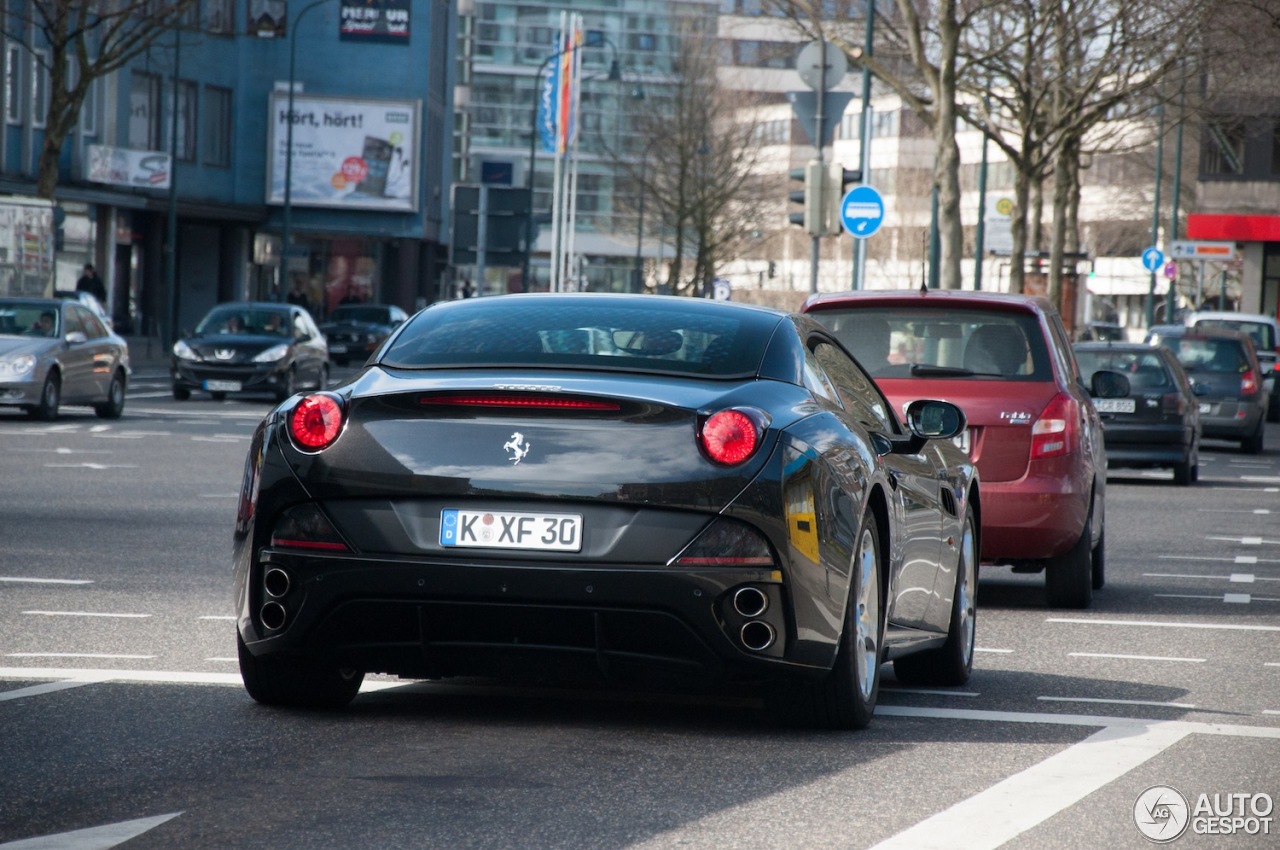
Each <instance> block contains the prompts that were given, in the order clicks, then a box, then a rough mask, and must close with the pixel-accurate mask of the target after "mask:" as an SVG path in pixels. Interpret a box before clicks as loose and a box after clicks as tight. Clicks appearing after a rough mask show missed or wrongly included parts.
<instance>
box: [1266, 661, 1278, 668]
mask: <svg viewBox="0 0 1280 850" xmlns="http://www.w3.org/2000/svg"><path fill="white" fill-rule="evenodd" d="M1262 666H1263V667H1280V661H1264V662H1262Z"/></svg>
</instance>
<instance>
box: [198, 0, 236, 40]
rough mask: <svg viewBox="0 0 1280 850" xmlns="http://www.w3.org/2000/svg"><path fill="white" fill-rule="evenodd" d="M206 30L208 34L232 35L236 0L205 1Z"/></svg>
mask: <svg viewBox="0 0 1280 850" xmlns="http://www.w3.org/2000/svg"><path fill="white" fill-rule="evenodd" d="M203 6H204V9H203V12H204V29H205V31H206V32H212V33H221V34H224V35H232V34H234V33H235V24H234V21H233V20H232V14H233V12H234V11H235V8H234V7H235V2H234V0H204V3H203Z"/></svg>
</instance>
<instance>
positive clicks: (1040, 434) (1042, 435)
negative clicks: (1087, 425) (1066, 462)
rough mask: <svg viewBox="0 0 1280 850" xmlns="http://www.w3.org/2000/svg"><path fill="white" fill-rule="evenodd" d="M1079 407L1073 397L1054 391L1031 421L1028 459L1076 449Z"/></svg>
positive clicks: (1067, 452) (1052, 455)
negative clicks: (1055, 393)
mask: <svg viewBox="0 0 1280 850" xmlns="http://www.w3.org/2000/svg"><path fill="white" fill-rule="evenodd" d="M1079 418H1080V410H1079V405H1078V404H1077V403H1076V400H1075V399H1074V398H1072V397H1071V396H1069V395H1067V394H1066V393H1058V394H1057V395H1056V396H1054V397H1053V398H1052V399H1051V400H1050V401H1049V403H1048V404H1046V405H1045V407H1044V410H1042V411H1040V416H1039V418H1037V419H1036V421H1035V422H1034V423H1033V424H1032V425H1031V459H1032V460H1040V459H1043V458H1049V457H1061V456H1063V455H1066V454H1070V453H1072V452H1074V451H1075V450H1076V444H1077V442H1078V441H1079V439H1080V434H1079V430H1080V426H1079Z"/></svg>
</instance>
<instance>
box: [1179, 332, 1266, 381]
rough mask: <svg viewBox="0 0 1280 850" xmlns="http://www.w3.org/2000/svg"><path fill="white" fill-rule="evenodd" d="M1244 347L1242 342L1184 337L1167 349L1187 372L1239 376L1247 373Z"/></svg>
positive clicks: (1247, 364) (1247, 362)
mask: <svg viewBox="0 0 1280 850" xmlns="http://www.w3.org/2000/svg"><path fill="white" fill-rule="evenodd" d="M1172 342H1173V341H1171V343H1172ZM1244 346H1245V344H1244V343H1243V342H1240V341H1238V340H1234V339H1212V338H1210V339H1206V338H1204V337H1185V336H1184V337H1182V338H1181V339H1178V340H1177V341H1176V344H1170V346H1169V347H1170V349H1172V350H1173V353H1174V355H1175V356H1176V357H1177V358H1178V362H1179V363H1181V364H1182V368H1183V369H1186V370H1187V371H1188V372H1234V373H1236V374H1240V373H1243V372H1247V371H1249V358H1248V356H1247V355H1246V354H1245V349H1244Z"/></svg>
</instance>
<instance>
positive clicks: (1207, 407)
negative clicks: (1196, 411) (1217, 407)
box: [1200, 404, 1213, 413]
mask: <svg viewBox="0 0 1280 850" xmlns="http://www.w3.org/2000/svg"><path fill="white" fill-rule="evenodd" d="M1200 412H1201V413H1213V405H1212V404H1201V405H1200Z"/></svg>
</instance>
